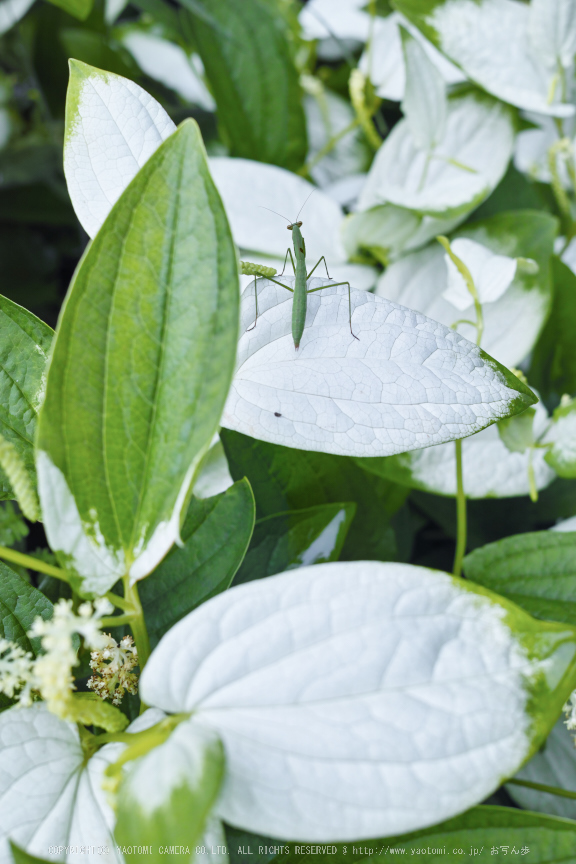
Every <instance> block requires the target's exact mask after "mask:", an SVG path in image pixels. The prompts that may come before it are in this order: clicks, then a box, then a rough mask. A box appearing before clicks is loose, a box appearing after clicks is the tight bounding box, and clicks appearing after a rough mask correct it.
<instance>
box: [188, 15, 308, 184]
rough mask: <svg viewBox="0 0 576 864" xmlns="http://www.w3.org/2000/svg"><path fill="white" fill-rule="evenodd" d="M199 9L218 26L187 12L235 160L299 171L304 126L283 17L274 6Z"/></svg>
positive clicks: (304, 131) (297, 82)
mask: <svg viewBox="0 0 576 864" xmlns="http://www.w3.org/2000/svg"><path fill="white" fill-rule="evenodd" d="M195 5H196V6H200V7H202V8H204V9H206V12H207V13H209V14H210V16H212V17H213V19H214V21H215V24H214V25H212V26H211V25H210V24H209V23H207V21H206V18H205V17H202V18H201V17H200V16H199V15H198V14H195V13H194V12H191V13H190V21H191V27H192V32H193V35H194V41H195V43H196V46H197V48H198V52H199V54H200V56H201V58H202V62H203V64H204V68H205V70H206V75H207V78H208V81H209V83H210V85H211V88H212V92H213V95H214V98H215V100H216V105H217V110H218V119H219V121H220V124H221V126H222V127H223V130H224V132H225V135H226V138H227V139H228V141H229V144H230V151H231V155H232V156H242V157H244V158H246V159H256V160H259V161H261V162H271V163H273V164H274V165H279V166H280V167H282V168H289V169H291V170H296V169H297V168H299V167H300V166H301V165H302V164H303V162H304V159H305V157H306V150H307V142H306V125H305V118H304V111H303V108H302V93H301V90H300V84H299V81H298V73H297V71H296V68H295V66H294V62H293V60H292V57H291V53H290V47H289V43H288V35H287V25H286V23H285V21H284V18H283V16H282V14H281V13H280V11H279V10H278V9H277V8H275V5H274V3H272V2H269V0H242V3H238V2H237V0H218V2H214V0H210V2H209V0H195ZM216 24H218V25H219V26H216Z"/></svg>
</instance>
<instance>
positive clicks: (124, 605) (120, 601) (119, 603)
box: [104, 591, 134, 612]
mask: <svg viewBox="0 0 576 864" xmlns="http://www.w3.org/2000/svg"><path fill="white" fill-rule="evenodd" d="M104 596H105V597H106V599H107V600H109V601H110V603H112V605H113V606H116V608H117V609H122V611H123V612H133V611H134V610H133V608H132V604H131V603H129V602H128V600H124V598H123V597H119V596H118V594H114V592H113V591H108V592H107V593H106V594H105V595H104Z"/></svg>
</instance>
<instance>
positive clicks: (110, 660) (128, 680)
mask: <svg viewBox="0 0 576 864" xmlns="http://www.w3.org/2000/svg"><path fill="white" fill-rule="evenodd" d="M105 638H106V639H107V642H106V645H105V646H104V647H102V648H101V649H100V650H96V651H92V653H91V655H90V658H91V659H90V668H91V669H93V670H94V673H95V674H94V675H93V676H92V677H91V678H90V680H89V681H88V688H89V689H90V690H94V692H95V693H97V694H98V696H100V698H101V699H111V700H112V704H113V705H120V703H121V702H122V699H123V697H124V693H125V692H126V690H127V691H128V692H129V693H133V694H135V693H137V691H138V676H137V675H136V674H135V673H134V672H133V671H132V670H133V669H134V667H135V666H137V665H138V650H137V648H136V646H135V645H134V640H133V639H132V637H131V636H124V638H123V639H121V640H120V644H118V642H116V640H115V639H113V638H112V636H107V637H105Z"/></svg>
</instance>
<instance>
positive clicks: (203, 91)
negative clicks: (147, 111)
mask: <svg viewBox="0 0 576 864" xmlns="http://www.w3.org/2000/svg"><path fill="white" fill-rule="evenodd" d="M118 35H119V37H120V41H121V43H122V44H123V45H124V46H125V47H126V48H127V49H128V51H130V53H131V54H132V56H133V57H134V59H135V60H136V62H137V63H138V65H139V66H140V68H141V69H142V71H143V72H145V73H146V75H149V76H150V77H151V78H154V79H155V80H156V81H160V82H161V83H162V84H164V85H165V86H166V87H169V88H170V89H171V90H174V91H175V92H176V93H178V95H179V96H181V97H182V99H184V100H185V101H186V102H190V103H192V104H193V105H198V106H199V107H200V108H203V109H204V110H205V111H215V110H216V103H215V102H214V99H213V98H212V96H211V94H210V91H209V90H208V88H207V87H206V85H205V84H204V82H203V80H202V78H201V74H199V71H198V70H197V69H196V68H195V66H196V65H197V64H198V61H199V58H198V57H197V56H196V57H194V56H192V57H188V56H187V55H186V52H185V51H184V49H183V48H181V47H180V46H179V45H176V43H174V42H170V41H169V40H168V39H163V38H162V37H160V36H157V35H155V34H154V33H148V32H146V31H145V30H139V29H137V28H134V27H129V28H127V29H126V30H124V31H120V33H119V34H118Z"/></svg>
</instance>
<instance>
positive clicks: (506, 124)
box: [358, 93, 514, 218]
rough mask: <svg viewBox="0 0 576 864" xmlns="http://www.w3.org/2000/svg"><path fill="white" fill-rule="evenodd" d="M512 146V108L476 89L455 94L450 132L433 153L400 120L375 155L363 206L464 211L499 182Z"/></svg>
mask: <svg viewBox="0 0 576 864" xmlns="http://www.w3.org/2000/svg"><path fill="white" fill-rule="evenodd" d="M513 146H514V127H513V121H512V115H511V113H510V109H508V108H506V106H505V105H502V103H498V102H495V101H494V100H493V99H491V98H490V97H488V96H483V95H480V94H476V93H473V94H468V95H464V96H453V97H452V98H450V99H449V100H448V117H447V121H446V133H445V135H444V138H443V139H442V141H441V142H440V143H439V144H438V146H437V147H436V149H435V150H434V152H433V153H432V154H429V153H427V152H426V151H424V150H422V149H420V148H419V147H418V146H417V144H416V142H415V141H414V139H413V137H412V134H411V132H410V127H409V126H408V123H407V122H406V120H401V121H400V122H399V123H397V124H396V126H395V127H394V129H393V130H392V132H391V133H390V135H389V136H388V138H387V139H386V140H385V142H384V143H383V145H382V146H381V148H380V150H379V151H378V153H377V154H376V158H375V159H374V162H373V163H372V167H371V169H370V172H369V174H368V178H367V180H366V186H365V187H364V190H363V192H362V194H361V196H360V199H359V201H358V209H359V210H367V209H369V208H370V207H374V206H376V205H377V204H382V203H383V202H384V201H389V202H391V203H392V204H397V205H398V206H400V207H406V208H408V209H410V210H416V211H417V212H419V213H422V214H424V213H426V214H428V215H432V216H437V217H442V218H452V217H455V216H458V215H462V214H464V213H466V212H469V211H470V210H471V209H473V208H474V207H476V206H477V205H478V204H480V202H481V201H483V200H484V198H486V197H487V196H488V195H489V194H490V192H491V191H492V190H493V189H494V188H495V187H496V186H497V184H498V183H499V182H500V180H501V179H502V177H503V175H504V172H505V171H506V167H507V165H508V162H509V160H510V156H511V155H512V151H513ZM455 163H457V164H455Z"/></svg>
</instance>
